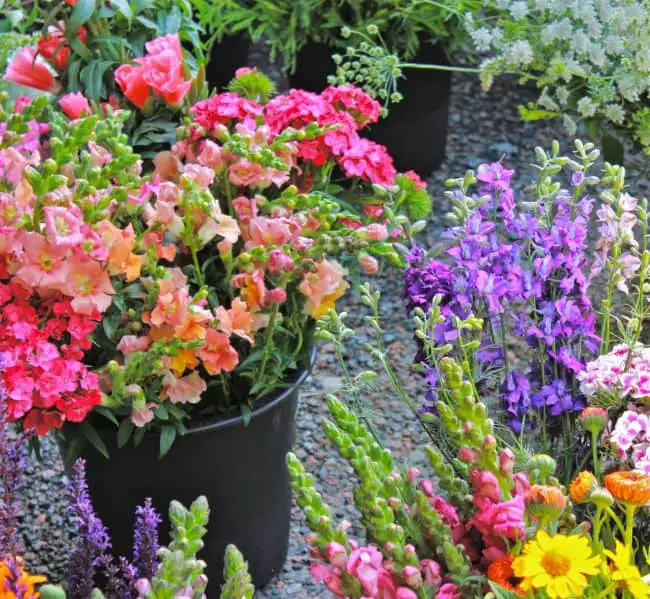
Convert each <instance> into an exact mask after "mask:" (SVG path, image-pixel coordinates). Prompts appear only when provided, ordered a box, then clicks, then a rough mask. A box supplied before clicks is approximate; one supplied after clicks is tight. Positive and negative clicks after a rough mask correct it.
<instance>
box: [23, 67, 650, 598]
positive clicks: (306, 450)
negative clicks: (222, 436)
mask: <svg viewBox="0 0 650 599" xmlns="http://www.w3.org/2000/svg"><path fill="white" fill-rule="evenodd" d="M532 97H533V93H532V92H531V91H529V90H523V89H520V88H517V87H516V85H515V84H514V83H512V82H503V83H500V84H497V85H495V86H494V88H493V90H492V91H491V92H490V94H489V95H486V94H484V93H483V92H482V91H481V90H480V87H479V84H478V81H477V80H476V79H474V78H472V77H470V76H456V77H455V78H454V85H453V94H452V101H451V116H450V132H449V138H448V144H447V159H446V161H445V162H444V164H443V165H442V166H441V167H440V169H439V170H438V171H437V172H435V173H433V174H432V176H431V178H430V190H431V193H432V195H433V197H434V200H435V214H434V216H433V217H432V219H431V223H430V227H429V228H428V230H427V231H426V233H425V235H424V243H425V244H431V243H433V242H435V240H436V239H437V237H438V235H439V233H440V230H441V228H442V221H441V215H442V214H443V213H444V212H445V210H446V209H447V206H445V201H444V199H443V190H444V181H445V180H446V179H447V178H449V177H451V176H456V177H458V176H461V175H462V174H463V173H464V171H465V170H466V169H469V168H475V167H477V166H478V165H479V164H480V163H481V162H485V161H494V160H498V159H500V158H503V159H504V160H505V162H506V164H507V165H508V166H510V167H515V168H518V169H520V168H525V167H526V165H528V164H529V163H530V162H531V161H532V159H533V158H534V154H533V148H534V146H535V145H542V146H545V147H548V146H549V145H550V143H551V141H552V140H553V139H554V138H558V139H560V140H564V141H563V147H564V148H567V149H568V148H569V143H568V142H569V140H568V137H567V136H566V135H565V133H564V132H563V131H562V130H561V129H559V128H558V127H557V126H556V125H554V124H552V123H547V122H537V123H523V122H522V121H520V120H519V118H518V116H517V105H519V104H521V103H525V102H527V101H529V100H531V99H532ZM635 179H636V180H637V181H638V182H639V183H640V184H641V187H642V188H644V189H647V180H646V179H645V178H644V177H642V176H640V175H638V174H637V176H635ZM374 284H375V285H376V286H378V287H380V288H381V290H382V300H381V309H382V315H383V317H384V324H385V330H386V344H387V347H388V352H389V354H390V356H391V359H392V361H393V364H394V367H395V369H396V370H397V372H398V373H399V376H400V377H401V379H402V380H403V381H404V383H405V385H406V387H407V389H410V390H411V391H412V393H413V394H414V396H415V395H416V394H417V393H419V392H420V391H421V390H422V387H423V385H422V383H421V381H419V380H418V379H416V378H413V377H411V376H409V367H410V362H411V359H412V356H413V353H414V344H413V342H412V339H411V332H410V330H409V326H408V322H407V319H406V318H405V315H404V312H403V308H402V305H401V300H400V292H401V276H400V275H399V273H397V272H395V271H391V270H388V271H385V272H383V273H380V275H378V276H377V277H376V278H375V281H374ZM339 307H340V308H342V309H344V310H346V311H347V312H348V314H349V319H348V323H349V324H350V325H351V326H352V325H354V326H355V327H357V330H358V335H357V337H356V338H355V339H353V340H351V341H350V342H349V344H348V347H347V351H346V360H347V363H348V367H349V368H350V369H351V370H352V371H357V372H358V371H359V370H361V369H367V368H370V367H372V362H371V359H370V358H369V357H368V356H366V355H365V354H364V352H363V350H362V347H363V345H364V343H366V342H367V341H368V337H369V335H370V331H369V329H368V327H367V326H366V325H365V324H364V322H363V316H364V314H365V308H364V307H363V306H362V304H361V302H360V301H359V298H358V296H355V295H354V294H353V293H349V294H348V295H347V296H346V298H345V299H344V300H342V301H341V302H340V306H339ZM339 386H340V372H339V369H338V367H337V365H336V360H335V356H334V353H333V350H332V348H331V347H328V346H323V347H321V348H320V351H319V353H318V360H317V364H316V366H315V369H314V373H313V376H312V377H311V380H310V381H309V383H308V384H307V385H306V386H305V388H304V393H303V394H302V397H301V400H300V411H299V419H298V430H299V436H298V442H297V445H296V448H295V453H296V454H297V455H298V457H299V458H300V459H301V460H302V461H303V463H304V465H305V467H306V468H307V470H308V471H309V472H310V473H312V474H313V476H314V478H315V481H316V485H317V486H318V488H319V489H320V490H321V492H322V493H323V495H324V497H325V498H326V500H327V501H328V502H329V503H330V505H331V506H332V508H333V511H334V514H335V515H336V517H337V518H340V519H343V518H346V519H348V520H351V521H353V522H354V521H355V509H354V506H353V500H352V493H351V488H352V485H353V483H354V481H355V478H354V475H353V473H352V471H351V469H350V468H349V467H348V466H347V465H346V463H345V462H344V461H343V460H342V459H341V458H339V457H338V455H337V453H336V452H335V451H334V449H333V447H332V446H331V444H330V443H329V442H328V440H327V439H326V437H325V435H324V434H323V432H322V430H321V427H320V421H321V420H322V419H323V418H324V417H326V415H327V410H326V406H325V402H324V400H323V396H324V394H325V393H328V392H336V390H337V389H338V388H339ZM368 401H369V404H370V406H371V407H372V410H373V420H374V423H375V425H376V427H377V429H378V430H379V432H380V435H381V436H382V438H383V439H384V442H385V444H386V446H388V447H389V448H391V449H392V450H393V451H394V452H395V455H396V456H397V457H398V458H400V459H404V460H415V461H418V458H419V456H420V455H421V450H420V449H419V448H420V447H421V444H422V441H423V439H422V435H421V433H420V431H419V430H418V429H417V427H416V426H415V425H414V421H413V418H412V416H411V415H410V413H409V412H408V410H407V409H406V408H405V407H404V406H403V405H402V404H401V403H400V401H399V400H398V398H397V397H395V395H394V394H392V393H390V391H389V386H388V385H387V384H386V382H385V381H382V384H381V385H380V390H379V391H377V392H375V393H369V394H368ZM64 482H65V481H64V476H63V474H62V467H61V463H60V461H59V457H58V452H57V450H56V446H55V445H54V443H52V442H49V441H46V442H45V443H44V445H43V460H42V462H41V463H39V464H33V465H32V466H31V467H30V468H29V470H28V472H27V480H26V484H25V490H24V494H25V506H26V510H25V511H26V513H25V517H24V519H23V521H22V522H21V533H22V536H23V538H24V540H25V544H26V553H25V558H26V562H27V563H28V564H29V565H30V567H31V568H32V569H33V570H36V571H38V572H42V573H45V574H47V575H48V576H50V577H51V578H53V579H55V580H56V579H58V578H59V577H60V576H61V572H62V569H63V567H64V564H65V555H66V553H67V551H68V548H69V546H70V539H71V535H70V532H69V522H68V519H67V516H66V502H65V500H64V495H63V489H64ZM306 533H307V529H306V527H305V525H304V520H303V518H302V515H301V513H300V512H299V510H298V509H297V508H295V507H294V511H293V522H292V532H291V545H290V550H289V558H288V560H287V562H286V565H285V567H284V569H283V571H282V572H281V573H280V574H279V575H278V576H277V577H276V578H275V579H274V580H272V581H271V583H270V584H269V585H268V586H267V587H266V588H265V589H263V590H260V591H259V592H258V593H257V595H256V597H259V598H260V599H262V598H266V599H272V598H273V599H275V598H280V597H300V598H301V599H310V598H316V597H328V596H330V595H329V593H328V592H327V591H325V590H324V589H323V588H322V587H320V586H319V585H316V584H314V583H313V582H312V581H311V579H310V576H309V571H308V564H309V555H308V549H307V546H306V544H305V542H304V536H305V534H306ZM361 540H362V539H361Z"/></svg>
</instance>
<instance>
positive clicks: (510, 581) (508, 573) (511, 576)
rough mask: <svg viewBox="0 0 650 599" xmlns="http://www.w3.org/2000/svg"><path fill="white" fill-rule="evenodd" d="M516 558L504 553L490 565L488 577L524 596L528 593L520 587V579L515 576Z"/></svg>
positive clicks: (508, 589)
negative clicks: (514, 563)
mask: <svg viewBox="0 0 650 599" xmlns="http://www.w3.org/2000/svg"><path fill="white" fill-rule="evenodd" d="M514 559H515V558H514V556H512V555H504V556H502V557H500V558H499V559H497V560H495V561H493V562H492V563H491V564H490V565H489V566H488V569H487V577H488V580H491V581H492V582H494V583H496V584H498V585H499V586H500V587H503V588H504V589H506V590H507V591H510V592H512V593H516V594H517V595H519V596H520V597H523V596H524V595H525V594H526V593H525V592H524V591H522V590H521V589H520V588H519V582H520V579H519V578H517V577H516V576H515V572H514V570H513V569H512V562H513V560H514Z"/></svg>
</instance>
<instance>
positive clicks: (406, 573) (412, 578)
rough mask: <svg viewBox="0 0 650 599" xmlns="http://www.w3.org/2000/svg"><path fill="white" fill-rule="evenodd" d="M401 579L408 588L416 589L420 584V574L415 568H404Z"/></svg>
mask: <svg viewBox="0 0 650 599" xmlns="http://www.w3.org/2000/svg"><path fill="white" fill-rule="evenodd" d="M402 579H403V580H404V582H405V583H406V584H407V585H408V586H410V587H413V588H417V587H419V586H420V585H421V584H422V573H421V572H420V570H418V568H416V567H415V566H404V568H403V569H402Z"/></svg>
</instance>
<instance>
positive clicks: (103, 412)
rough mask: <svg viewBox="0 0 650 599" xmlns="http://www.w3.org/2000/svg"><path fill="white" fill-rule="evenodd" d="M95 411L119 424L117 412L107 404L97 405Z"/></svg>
mask: <svg viewBox="0 0 650 599" xmlns="http://www.w3.org/2000/svg"><path fill="white" fill-rule="evenodd" d="M95 412H97V413H98V414H101V415H102V416H103V417H104V418H106V420H110V421H111V422H112V423H113V424H114V425H115V426H117V425H118V424H119V422H118V421H117V418H115V414H114V413H113V411H112V410H110V409H109V408H107V407H106V406H98V407H96V408H95Z"/></svg>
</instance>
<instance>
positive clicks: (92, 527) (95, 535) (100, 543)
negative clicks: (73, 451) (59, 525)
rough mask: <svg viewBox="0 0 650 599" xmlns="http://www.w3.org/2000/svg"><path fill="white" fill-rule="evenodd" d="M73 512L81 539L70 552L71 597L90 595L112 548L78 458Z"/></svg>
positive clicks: (72, 483) (70, 488)
mask: <svg viewBox="0 0 650 599" xmlns="http://www.w3.org/2000/svg"><path fill="white" fill-rule="evenodd" d="M68 492H69V493H70V500H71V501H70V508H69V510H70V514H71V515H72V517H73V519H74V521H75V523H76V525H77V533H78V535H79V541H78V544H77V547H76V548H75V550H74V551H73V552H72V554H71V555H70V563H69V566H68V580H67V596H68V598H69V599H88V597H90V595H91V593H92V590H93V585H94V577H95V566H96V565H97V564H98V563H99V562H100V561H101V560H102V558H103V557H104V556H105V555H106V553H107V551H108V550H109V549H110V546H111V543H110V540H109V538H108V534H107V532H106V528H105V526H104V525H103V524H102V522H101V520H100V519H99V518H98V517H97V515H96V514H95V510H94V509H93V506H92V503H91V501H90V497H89V495H88V485H87V483H86V464H85V462H84V460H82V459H78V460H77V461H76V462H75V463H74V466H73V470H72V477H71V480H70V483H69V486H68Z"/></svg>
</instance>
